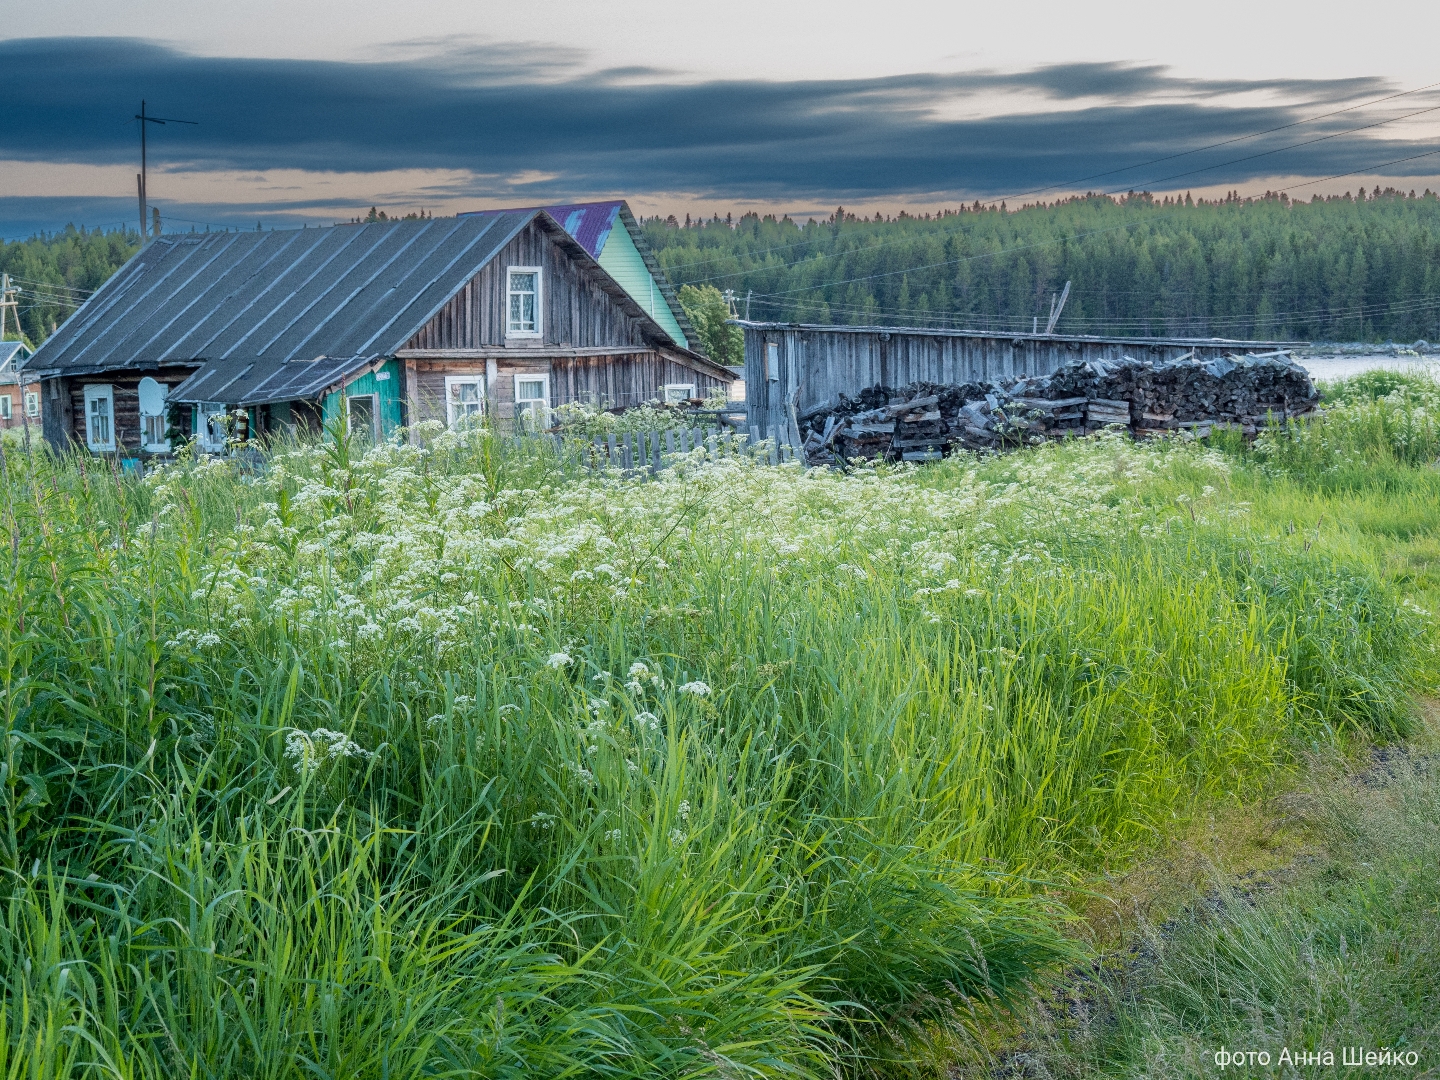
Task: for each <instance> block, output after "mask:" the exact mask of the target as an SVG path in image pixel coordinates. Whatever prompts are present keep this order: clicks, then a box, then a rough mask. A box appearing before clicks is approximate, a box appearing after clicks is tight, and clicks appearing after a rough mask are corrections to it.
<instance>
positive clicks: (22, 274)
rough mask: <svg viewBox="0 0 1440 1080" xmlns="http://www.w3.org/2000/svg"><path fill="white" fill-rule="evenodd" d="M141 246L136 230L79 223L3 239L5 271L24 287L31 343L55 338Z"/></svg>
mask: <svg viewBox="0 0 1440 1080" xmlns="http://www.w3.org/2000/svg"><path fill="white" fill-rule="evenodd" d="M139 246H140V235H139V233H137V232H135V231H133V230H130V231H121V230H115V231H111V232H100V231H95V232H89V231H86V230H85V229H77V228H75V227H74V226H73V225H72V226H70V227H68V228H66V229H64V230H63V231H61V232H55V233H49V234H42V235H38V236H34V237H32V238H31V239H29V240H19V241H15V242H13V243H7V242H5V241H0V272H4V273H7V274H9V275H10V277H11V278H12V279H13V280H14V282H15V284H17V285H19V286H20V288H21V289H22V290H23V291H22V292H21V294H20V325H21V326H22V327H23V328H24V331H25V336H26V337H27V338H28V339H29V340H30V343H31V344H32V345H39V344H40V342H42V341H44V340H45V339H46V338H47V337H49V336H50V334H51V333H52V332H53V331H54V328H55V327H56V326H57V325H59V324H60V323H62V322H64V321H65V319H66V317H67V316H69V314H70V313H71V312H72V311H74V310H75V309H76V308H77V307H79V306H80V304H81V303H83V302H84V300H85V297H87V296H89V295H90V293H92V292H94V291H95V290H96V289H98V288H99V287H100V286H101V285H102V284H104V283H105V280H106V279H107V278H109V276H110V275H111V274H113V273H114V272H115V271H116V270H118V269H119V268H120V267H121V266H123V265H124V263H125V261H126V260H127V259H129V258H130V256H131V255H134V254H135V252H136V250H137V249H138V248H139ZM11 332H12V335H13V330H12V331H11Z"/></svg>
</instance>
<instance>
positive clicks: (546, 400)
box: [515, 375, 550, 428]
mask: <svg viewBox="0 0 1440 1080" xmlns="http://www.w3.org/2000/svg"><path fill="white" fill-rule="evenodd" d="M515 421H516V423H517V424H520V425H522V426H527V427H531V428H546V427H549V426H550V376H548V375H516V376H515Z"/></svg>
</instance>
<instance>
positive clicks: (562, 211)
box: [456, 202, 621, 259]
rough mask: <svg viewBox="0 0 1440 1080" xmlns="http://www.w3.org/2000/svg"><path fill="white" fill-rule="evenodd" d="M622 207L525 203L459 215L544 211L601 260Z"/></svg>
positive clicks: (474, 215) (610, 203) (604, 204)
mask: <svg viewBox="0 0 1440 1080" xmlns="http://www.w3.org/2000/svg"><path fill="white" fill-rule="evenodd" d="M620 206H621V204H620V203H619V202H595V203H570V204H568V205H564V206H524V207H518V208H515V209H508V210H470V211H467V212H466V213H463V214H457V215H456V216H457V217H490V216H493V215H495V214H524V213H530V212H532V211H536V210H544V211H545V213H547V214H549V215H550V216H551V217H552V218H554V219H555V220H556V221H558V222H559V223H560V227H561V228H562V229H564V230H565V231H566V232H567V233H569V234H570V235H571V236H572V237H574V238H575V241H576V243H578V244H579V245H580V246H581V247H583V248H584V249H585V250H586V251H588V252H589V253H590V257H591V258H592V259H598V258H600V252H601V250H602V249H603V248H604V247H605V240H606V238H607V237H609V235H610V230H611V229H612V228H614V227H615V219H616V218H617V217H619V216H620Z"/></svg>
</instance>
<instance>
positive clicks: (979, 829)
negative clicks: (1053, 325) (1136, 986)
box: [0, 430, 1429, 1077]
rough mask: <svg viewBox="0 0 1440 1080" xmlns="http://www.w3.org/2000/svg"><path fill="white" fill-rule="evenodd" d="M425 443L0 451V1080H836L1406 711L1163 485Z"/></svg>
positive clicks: (1268, 538) (1371, 648) (1319, 576)
mask: <svg viewBox="0 0 1440 1080" xmlns="http://www.w3.org/2000/svg"><path fill="white" fill-rule="evenodd" d="M422 435H423V438H422V439H421V440H420V442H419V443H418V444H416V445H385V446H380V447H376V448H373V449H370V450H368V451H365V452H363V453H362V452H361V450H360V448H357V447H353V446H350V445H349V444H347V443H346V442H345V441H344V440H332V441H331V442H329V443H326V444H323V445H319V446H303V445H296V446H278V447H275V448H273V449H272V450H271V451H270V452H269V453H268V454H267V456H266V459H265V466H264V468H262V469H258V470H248V471H243V472H242V471H240V470H238V469H237V468H236V467H235V466H233V465H232V464H231V463H228V462H224V461H206V460H199V459H190V458H188V457H184V456H182V460H181V461H180V462H179V463H178V464H177V465H175V466H172V467H169V468H167V469H165V470H162V471H160V472H159V473H157V474H155V475H153V476H151V477H149V478H147V479H144V480H140V479H136V478H133V477H130V476H124V475H121V474H119V473H117V472H116V471H115V470H114V469H112V468H110V467H109V465H108V464H106V463H104V462H100V461H97V460H95V459H86V458H81V457H63V458H54V457H49V456H46V455H44V454H36V455H34V456H25V455H21V454H16V453H14V452H13V451H7V456H6V457H5V459H4V466H3V468H4V472H3V475H0V483H3V489H4V504H3V510H0V514H3V521H0V528H3V530H4V532H5V533H6V534H8V537H9V540H8V547H9V552H8V556H7V558H6V559H5V569H4V571H3V574H4V595H3V598H0V604H3V606H4V611H3V617H0V622H3V626H0V692H3V697H0V708H3V721H4V724H5V729H6V744H5V754H6V757H5V760H4V762H3V765H0V768H3V770H4V785H3V788H4V792H5V810H4V813H5V816H4V823H3V824H4V835H3V841H0V864H3V867H4V869H5V877H4V881H5V885H4V889H3V904H4V913H3V919H0V952H3V955H4V961H3V963H0V971H3V979H4V991H3V993H4V997H3V1003H0V1004H3V1007H0V1024H3V1037H0V1047H3V1049H0V1053H4V1054H7V1055H8V1057H7V1058H6V1059H5V1060H4V1062H3V1067H4V1069H5V1075H7V1076H8V1075H16V1076H34V1077H41V1076H46V1077H49V1076H57V1077H58V1076H161V1075H165V1076H169V1075H175V1074H177V1073H180V1072H184V1073H187V1074H191V1075H196V1076H201V1075H204V1076H217V1077H218V1076H241V1075H243V1076H254V1075H264V1076H276V1077H280V1076H300V1075H323V1076H336V1077H338V1076H375V1077H388V1076H400V1075H406V1076H409V1075H452V1074H455V1075H458V1074H465V1075H474V1074H479V1075H495V1076H504V1075H512V1074H515V1075H518V1074H521V1073H523V1074H525V1075H537V1074H538V1075H556V1076H560V1075H580V1074H586V1075H589V1074H596V1073H598V1074H603V1075H612V1076H631V1075H634V1076H640V1075H644V1076H656V1075H660V1076H703V1075H714V1076H790V1075H794V1076H811V1075H813V1076H819V1075H830V1074H833V1071H834V1070H835V1068H836V1067H837V1066H838V1067H842V1068H858V1067H860V1064H861V1061H862V1059H863V1056H864V1054H865V1053H866V1047H867V1046H868V1045H870V1042H871V1040H870V1039H869V1033H870V1032H871V1031H872V1030H873V1029H876V1028H877V1027H887V1028H890V1029H892V1030H900V1029H903V1028H904V1027H905V1025H908V1024H919V1023H923V1022H925V1021H927V1020H928V1019H933V1018H937V1017H938V1018H943V1017H944V1016H946V1015H949V1014H951V1013H952V1012H953V1011H954V1010H956V1009H959V1008H970V1007H972V1006H974V1005H975V1004H976V1003H979V1004H980V1005H982V1006H984V1005H986V1004H988V1003H992V1002H1005V1001H1013V1000H1017V999H1019V998H1021V997H1023V996H1024V995H1026V994H1027V993H1029V992H1030V987H1031V986H1032V985H1033V983H1034V981H1035V980H1036V979H1037V978H1042V977H1043V976H1044V973H1045V972H1046V971H1047V970H1049V969H1051V968H1053V967H1054V965H1056V964H1058V963H1060V962H1062V961H1064V960H1066V959H1067V958H1071V957H1073V956H1074V955H1075V946H1074V945H1073V944H1071V942H1070V941H1069V939H1068V937H1067V935H1066V933H1065V929H1066V921H1067V918H1068V915H1067V913H1066V911H1065V910H1064V908H1063V907H1062V906H1061V905H1060V904H1059V903H1058V902H1057V901H1056V900H1055V899H1054V896H1055V895H1056V894H1055V889H1054V886H1056V885H1066V884H1071V883H1074V882H1076V881H1078V880H1083V879H1084V878H1085V877H1086V876H1087V875H1089V874H1091V873H1093V872H1094V871H1095V870H1097V869H1099V868H1102V867H1105V866H1110V865H1117V864H1120V863H1123V862H1124V861H1125V860H1126V859H1129V858H1131V857H1133V856H1134V855H1135V854H1136V853H1138V852H1140V851H1143V850H1144V849H1145V848H1146V846H1147V845H1149V844H1152V843H1153V842H1154V841H1155V839H1156V838H1157V837H1160V836H1163V835H1164V834H1165V833H1166V831H1167V830H1168V829H1170V828H1172V827H1173V823H1174V822H1175V821H1176V820H1178V819H1182V818H1183V817H1184V816H1185V815H1186V814H1188V813H1190V812H1191V811H1192V810H1193V809H1194V808H1195V807H1196V806H1197V805H1199V804H1200V803H1202V802H1204V801H1206V800H1213V799H1246V798H1249V797H1252V796H1253V795H1255V794H1256V793H1258V792H1259V791H1261V790H1263V788H1264V786H1265V785H1266V784H1267V782H1269V778H1270V777H1271V775H1272V773H1273V770H1275V769H1276V768H1284V767H1285V766H1286V764H1287V762H1289V761H1290V760H1291V758H1292V755H1293V754H1294V752H1295V751H1296V749H1297V748H1298V747H1301V746H1304V745H1306V744H1307V743H1313V742H1325V743H1335V742H1341V741H1344V740H1346V739H1350V738H1359V739H1362V740H1368V739H1375V738H1382V739H1383V738H1387V737H1390V736H1392V735H1394V734H1397V733H1402V732H1404V731H1405V730H1406V727H1407V724H1408V722H1409V719H1408V718H1409V712H1408V705H1407V699H1408V694H1409V692H1410V690H1411V689H1412V688H1413V687H1415V686H1416V685H1418V684H1420V683H1421V682H1423V681H1424V679H1426V678H1427V677H1428V676H1427V675H1426V674H1425V673H1426V670H1427V668H1426V665H1427V664H1428V662H1429V654H1428V652H1427V645H1426V642H1427V640H1428V638H1427V633H1428V629H1427V626H1428V624H1427V623H1426V621H1425V618H1424V616H1422V615H1420V614H1418V613H1415V612H1413V611H1411V610H1409V609H1407V608H1405V607H1403V606H1402V605H1401V603H1400V599H1401V598H1400V597H1399V596H1398V595H1397V594H1396V593H1395V592H1394V590H1393V589H1392V588H1391V587H1390V586H1389V584H1388V583H1387V582H1386V581H1385V580H1384V578H1383V575H1382V573H1381V572H1380V570H1379V568H1378V567H1377V566H1376V565H1375V564H1374V562H1373V561H1370V560H1368V559H1367V558H1366V557H1365V556H1364V553H1363V552H1358V551H1356V550H1354V549H1353V548H1350V547H1346V546H1345V545H1332V544H1329V543H1316V542H1314V541H1313V540H1310V539H1308V538H1307V537H1306V536H1304V535H1303V534H1295V535H1292V534H1291V533H1289V532H1286V531H1283V530H1277V529H1275V528H1274V527H1273V524H1274V523H1273V522H1272V521H1270V520H1266V519H1264V518H1263V515H1260V514H1257V513H1256V511H1255V509H1254V507H1253V506H1252V507H1249V508H1247V507H1246V506H1244V505H1241V503H1242V502H1243V501H1244V500H1241V499H1239V498H1237V496H1236V493H1235V492H1236V489H1237V487H1238V486H1242V485H1243V483H1244V482H1245V481H1244V477H1247V476H1249V475H1251V473H1252V472H1253V471H1254V470H1255V469H1257V468H1258V466H1257V465H1255V464H1253V463H1251V462H1249V461H1239V462H1236V461H1232V460H1229V459H1227V458H1226V457H1225V456H1224V455H1222V454H1219V453H1216V452H1214V451H1210V450H1205V449H1201V448H1198V447H1194V446H1181V445H1171V444H1164V445H1154V446H1135V445H1132V444H1129V443H1127V442H1125V441H1123V440H1119V439H1112V438H1104V439H1098V440H1093V441H1087V442H1083V443H1077V444H1073V445H1068V446H1057V447H1047V448H1042V449H1040V450H1037V451H1034V452H1027V453H1026V454H1023V455H1017V456H1016V457H1013V458H1009V459H1005V460H1000V461H990V462H980V461H976V460H972V459H955V460H951V461H948V462H946V463H945V464H943V465H941V466H937V467H932V468H928V469H925V470H913V469H908V468H907V469H898V470H890V469H885V468H880V469H873V470H861V471H858V472H856V473H853V474H848V475H840V474H827V473H818V472H817V473H813V474H809V475H806V474H804V473H802V472H800V471H798V470H794V469H788V468H779V469H775V468H756V467H751V466H748V465H746V464H744V463H743V462H734V461H732V462H728V463H718V464H709V465H706V464H702V463H701V462H699V461H689V462H681V463H680V465H679V467H678V468H676V469H675V470H672V472H671V473H669V474H667V476H666V478H665V479H663V480H660V481H657V482H652V483H637V482H632V481H626V480H623V479H620V478H616V477H605V476H599V477H588V476H584V475H579V474H577V473H575V472H574V471H573V470H572V469H571V468H570V467H569V466H567V465H566V463H565V462H564V461H562V460H560V459H558V458H557V457H556V455H555V454H554V453H553V450H547V449H544V448H543V447H540V446H538V445H537V446H534V447H530V446H526V445H517V444H515V443H512V442H510V441H509V440H505V439H500V438H497V437H495V436H494V435H492V434H491V433H489V432H486V431H483V430H476V431H472V432H465V433H459V434H456V433H445V434H439V435H436V434H435V433H433V432H424V433H422ZM1407 467H1409V468H1414V466H1407Z"/></svg>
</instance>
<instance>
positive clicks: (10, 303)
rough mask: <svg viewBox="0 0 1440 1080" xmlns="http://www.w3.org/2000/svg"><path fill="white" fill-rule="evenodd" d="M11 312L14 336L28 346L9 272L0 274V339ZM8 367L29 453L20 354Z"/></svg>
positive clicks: (28, 417)
mask: <svg viewBox="0 0 1440 1080" xmlns="http://www.w3.org/2000/svg"><path fill="white" fill-rule="evenodd" d="M7 311H9V312H13V313H14V315H15V336H16V337H17V338H19V339H20V345H21V347H22V348H27V349H28V348H29V345H28V343H27V342H26V341H25V331H24V330H22V329H21V328H20V287H19V286H18V285H11V284H10V275H9V274H0V341H4V340H5V322H6V318H5V313H6V312H7ZM10 369H11V370H12V371H14V372H15V389H16V391H17V392H18V393H19V395H20V424H21V426H22V427H24V429H25V453H27V454H28V453H30V413H29V412H28V411H27V409H26V403H25V386H26V383H25V376H24V375H23V374H22V373H21V371H20V354H19V352H16V354H15V358H14V359H13V360H12V361H11V362H10Z"/></svg>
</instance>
